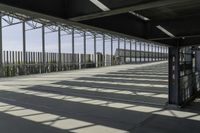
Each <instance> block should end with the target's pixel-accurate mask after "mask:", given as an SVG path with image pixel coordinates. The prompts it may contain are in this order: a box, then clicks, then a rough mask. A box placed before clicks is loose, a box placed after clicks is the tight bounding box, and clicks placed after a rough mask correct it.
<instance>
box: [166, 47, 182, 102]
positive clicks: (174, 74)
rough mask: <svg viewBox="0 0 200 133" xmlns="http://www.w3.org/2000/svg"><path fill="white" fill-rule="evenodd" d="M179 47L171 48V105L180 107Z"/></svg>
mask: <svg viewBox="0 0 200 133" xmlns="http://www.w3.org/2000/svg"><path fill="white" fill-rule="evenodd" d="M179 56H180V55H179V47H170V48H169V75H168V76H169V104H175V105H180V103H181V101H180V81H179V77H180V67H179Z"/></svg>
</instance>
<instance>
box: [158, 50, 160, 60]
mask: <svg viewBox="0 0 200 133" xmlns="http://www.w3.org/2000/svg"><path fill="white" fill-rule="evenodd" d="M158 61H160V46H158Z"/></svg>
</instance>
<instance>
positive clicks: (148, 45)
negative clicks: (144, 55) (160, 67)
mask: <svg viewBox="0 0 200 133" xmlns="http://www.w3.org/2000/svg"><path fill="white" fill-rule="evenodd" d="M149 54H150V49H149V43H148V62H150V59H149V56H150V55H149Z"/></svg>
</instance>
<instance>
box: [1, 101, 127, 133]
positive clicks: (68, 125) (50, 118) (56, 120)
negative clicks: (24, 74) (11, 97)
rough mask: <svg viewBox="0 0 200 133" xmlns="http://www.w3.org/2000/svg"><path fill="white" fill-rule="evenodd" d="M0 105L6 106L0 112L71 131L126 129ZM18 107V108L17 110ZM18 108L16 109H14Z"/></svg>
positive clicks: (118, 130) (116, 132)
mask: <svg viewBox="0 0 200 133" xmlns="http://www.w3.org/2000/svg"><path fill="white" fill-rule="evenodd" d="M0 105H4V106H6V108H5V107H4V110H0V112H3V113H6V114H9V115H12V116H17V117H20V118H22V119H26V120H29V121H33V122H36V123H41V124H43V125H48V126H51V127H54V128H58V129H62V130H67V131H72V132H77V133H78V132H80V131H81V132H83V131H84V130H85V131H95V132H98V131H99V130H101V132H102V131H104V132H109V133H111V132H113V133H124V132H126V131H123V130H120V129H115V128H111V127H107V126H103V125H98V124H95V123H90V122H86V121H81V120H76V119H73V118H67V117H62V116H59V115H55V114H50V113H45V112H41V111H37V110H32V109H26V108H24V107H20V106H15V105H11V104H6V103H2V102H0ZM19 109H20V110H19ZM15 110H18V111H15Z"/></svg>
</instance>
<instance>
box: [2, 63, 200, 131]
mask: <svg viewBox="0 0 200 133" xmlns="http://www.w3.org/2000/svg"><path fill="white" fill-rule="evenodd" d="M167 91H168V78H167V62H160V63H158V62H157V63H149V64H140V65H139V64H137V65H122V66H112V67H106V68H98V69H87V70H77V71H68V72H58V73H50V74H42V75H33V76H21V77H14V78H6V79H0V130H1V132H2V133H123V132H134V133H169V132H170V133H179V132H181V133H184V132H185V133H187V132H190V133H199V131H200V126H199V125H200V103H199V101H198V100H196V101H195V102H194V103H193V104H192V105H191V106H189V107H187V108H186V109H181V110H177V109H170V110H169V109H166V108H165V103H166V102H167V98H168V95H167Z"/></svg>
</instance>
